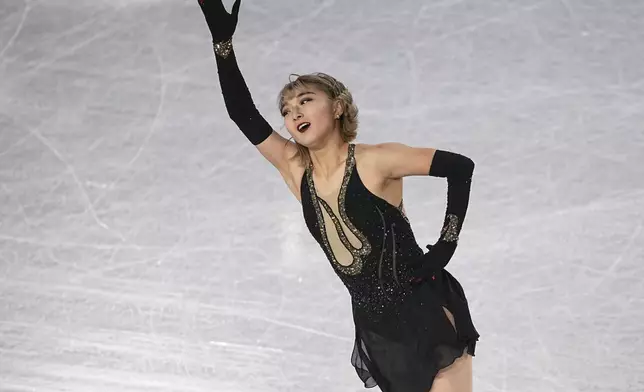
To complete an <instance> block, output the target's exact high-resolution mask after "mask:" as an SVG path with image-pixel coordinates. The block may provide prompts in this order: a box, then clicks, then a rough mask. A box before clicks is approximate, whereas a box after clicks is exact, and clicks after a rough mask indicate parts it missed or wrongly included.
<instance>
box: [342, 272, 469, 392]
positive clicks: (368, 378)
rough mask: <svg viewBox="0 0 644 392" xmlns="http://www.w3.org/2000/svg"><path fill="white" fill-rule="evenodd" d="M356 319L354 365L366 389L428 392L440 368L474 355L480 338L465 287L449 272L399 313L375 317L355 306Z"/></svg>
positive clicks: (417, 289)
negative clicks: (460, 358)
mask: <svg viewBox="0 0 644 392" xmlns="http://www.w3.org/2000/svg"><path fill="white" fill-rule="evenodd" d="M445 309H447V311H449V313H451V315H452V316H453V319H454V324H452V322H451V321H450V319H449V317H448V315H447V313H446V312H445ZM353 314H354V321H355V331H356V336H355V344H354V348H353V353H352V355H351V364H352V365H353V366H354V367H355V369H356V372H357V373H358V376H359V377H360V379H361V380H362V381H363V383H364V386H365V387H366V388H372V387H375V386H376V385H377V386H379V387H380V389H381V390H382V391H383V392H427V391H428V390H429V389H430V388H431V386H432V383H433V381H434V378H435V377H436V374H437V373H438V372H439V371H440V370H441V369H443V368H445V367H447V366H449V365H451V364H452V363H454V361H455V360H456V359H457V358H459V357H461V356H462V355H464V354H465V353H467V354H469V355H472V356H474V351H475V347H476V341H477V340H478V338H479V334H478V332H477V331H476V329H475V327H474V325H473V323H472V319H471V316H470V312H469V307H468V304H467V299H466V297H465V293H464V292H463V288H462V287H461V285H460V284H459V282H458V281H457V280H456V278H454V277H453V276H452V275H451V274H450V273H449V272H447V271H446V270H443V271H442V272H441V273H439V274H436V278H435V279H429V280H427V281H425V282H423V283H420V284H418V285H417V286H414V287H413V292H412V294H411V295H410V296H408V297H407V298H405V300H404V301H402V302H401V303H400V304H397V305H396V307H395V308H392V309H389V310H386V311H385V312H383V313H381V314H379V315H373V314H371V313H369V312H364V311H362V310H361V309H359V308H356V307H355V306H354V308H353Z"/></svg>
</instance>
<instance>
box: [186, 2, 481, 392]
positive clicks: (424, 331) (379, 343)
mask: <svg viewBox="0 0 644 392" xmlns="http://www.w3.org/2000/svg"><path fill="white" fill-rule="evenodd" d="M199 4H200V6H201V9H202V11H203V13H204V16H205V18H206V22H207V24H208V27H209V29H210V31H211V33H212V37H213V44H214V50H215V53H216V56H215V58H216V61H217V70H218V74H219V82H220V85H221V90H222V94H223V97H224V101H225V104H226V109H227V110H228V114H229V116H230V118H231V119H232V120H233V121H234V122H235V123H236V124H237V126H238V127H239V129H240V130H241V131H242V132H243V133H244V135H245V136H246V137H247V138H248V140H249V141H250V142H251V143H252V144H253V145H259V144H261V143H262V142H263V141H264V140H266V139H267V138H269V137H270V136H271V135H272V134H273V130H272V128H271V126H270V125H269V124H268V122H267V121H266V120H265V119H264V118H263V117H262V116H261V115H260V113H259V112H258V111H257V109H256V107H255V105H254V103H253V101H252V98H251V95H250V92H249V91H248V87H247V86H246V83H245V81H244V79H243V77H242V75H241V72H240V70H239V68H238V66H237V61H236V57H235V52H234V50H233V46H232V36H233V33H234V31H235V28H236V26H237V16H238V12H239V5H240V0H236V1H235V4H234V5H233V12H232V14H228V13H227V12H226V10H225V8H224V6H223V4H222V2H221V0H199ZM354 152H355V146H354V145H353V144H350V145H349V149H348V156H347V160H346V164H345V171H344V178H343V181H342V185H341V187H340V189H339V190H338V193H337V195H332V196H333V197H332V198H329V196H328V195H327V196H325V198H326V199H325V198H321V197H319V196H318V195H317V194H316V191H315V184H314V183H313V176H312V168H311V167H310V166H309V168H308V169H306V170H305V172H304V175H303V177H302V185H301V188H300V191H301V199H302V207H303V212H304V218H305V221H306V224H307V226H308V228H309V230H310V232H311V234H312V235H313V237H315V239H316V240H317V241H318V243H319V244H320V246H321V247H322V249H323V250H324V252H325V254H326V256H327V257H328V258H329V260H330V261H331V265H332V266H333V268H334V269H335V271H336V273H337V275H338V276H339V277H340V279H341V280H342V281H343V282H344V284H345V286H346V287H347V289H348V290H349V293H350V294H351V299H352V307H353V318H354V324H355V331H356V336H355V346H354V349H353V354H352V357H351V362H352V364H353V366H354V367H355V369H356V370H357V372H358V375H359V376H360V378H361V379H362V381H363V382H364V385H365V386H366V387H374V386H376V385H378V386H379V387H380V389H381V390H382V391H383V392H426V391H427V390H429V389H430V387H431V385H432V382H433V380H434V377H435V376H436V374H437V372H438V370H440V369H442V368H444V367H446V366H448V365H450V364H451V363H453V361H454V360H455V359H456V358H458V357H460V356H461V355H462V354H463V353H464V352H467V353H469V354H470V355H474V349H475V344H476V341H477V339H478V337H479V335H478V333H477V332H476V329H475V328H474V326H473V324H472V320H471V318H470V314H469V309H468V305H467V300H466V298H465V294H464V293H463V289H462V288H461V285H460V284H459V283H458V281H457V280H456V279H455V278H454V277H453V276H452V275H451V274H450V273H449V272H447V271H446V270H445V269H444V267H445V265H446V264H447V263H448V262H449V260H450V258H451V257H452V255H453V254H454V251H455V249H456V242H457V241H458V233H459V232H460V229H461V227H462V224H463V219H464V216H465V212H466V210H467V203H468V197H469V184H470V178H471V173H472V170H473V162H471V160H469V158H466V157H463V156H459V155H458V154H454V153H449V152H446V151H440V150H437V151H436V154H435V155H434V159H433V161H432V164H431V167H432V168H431V170H430V173H428V174H429V175H433V176H437V177H445V178H447V179H448V208H447V213H446V216H445V222H444V225H443V232H442V233H441V237H440V238H439V240H438V242H436V243H435V244H434V245H433V246H432V247H430V251H429V252H427V253H425V254H423V251H422V249H421V248H420V247H419V246H418V244H417V243H416V240H415V238H414V234H413V232H412V229H411V226H410V224H409V221H408V219H407V218H406V216H405V213H404V210H403V208H402V205H401V206H399V207H395V206H393V205H391V204H390V203H389V202H387V201H386V200H384V199H382V198H380V197H378V196H376V195H374V194H372V193H371V192H369V190H368V189H367V188H366V187H365V186H364V184H363V183H362V180H361V179H360V175H359V173H358V171H357V168H356V161H355V155H354ZM331 199H335V200H331ZM410 281H415V282H417V283H415V284H411V283H409V282H410ZM418 282H420V283H418ZM444 309H447V310H448V311H449V312H451V314H452V315H453V317H454V321H455V328H454V326H453V325H452V324H451V322H450V321H449V319H448V317H447V315H446V313H445V311H444Z"/></svg>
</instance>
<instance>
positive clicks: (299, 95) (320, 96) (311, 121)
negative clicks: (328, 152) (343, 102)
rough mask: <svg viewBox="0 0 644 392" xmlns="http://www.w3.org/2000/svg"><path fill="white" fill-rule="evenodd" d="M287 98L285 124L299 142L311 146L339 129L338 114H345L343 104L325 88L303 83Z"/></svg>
mask: <svg viewBox="0 0 644 392" xmlns="http://www.w3.org/2000/svg"><path fill="white" fill-rule="evenodd" d="M287 98H288V99H286V100H285V101H284V107H283V108H282V117H284V125H285V126H286V129H288V132H289V133H290V134H291V136H293V139H295V141H296V142H298V143H299V144H301V145H303V146H307V147H308V146H311V145H312V144H314V143H315V142H316V141H319V140H321V139H325V138H327V137H328V136H330V135H332V134H333V132H334V131H336V128H338V129H339V126H340V124H339V121H338V120H337V119H336V116H339V115H340V114H341V111H340V105H339V104H338V103H335V104H334V102H333V101H331V99H330V98H329V97H328V96H327V95H326V93H325V92H324V91H322V90H320V89H318V88H316V87H313V86H303V87H301V88H300V89H298V90H296V91H294V92H293V93H292V94H291V95H289V96H288V97H287Z"/></svg>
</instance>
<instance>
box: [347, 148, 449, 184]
mask: <svg viewBox="0 0 644 392" xmlns="http://www.w3.org/2000/svg"><path fill="white" fill-rule="evenodd" d="M435 152H436V149H434V148H430V147H412V146H408V145H406V144H403V143H397V142H387V143H379V144H356V156H359V157H358V158H356V159H360V160H361V163H364V166H367V167H369V168H370V169H371V170H374V171H376V172H378V173H379V174H380V175H382V176H383V177H385V178H389V179H395V178H402V177H407V176H420V175H427V174H428V173H429V168H430V166H431V162H432V160H433V158H434V153H435Z"/></svg>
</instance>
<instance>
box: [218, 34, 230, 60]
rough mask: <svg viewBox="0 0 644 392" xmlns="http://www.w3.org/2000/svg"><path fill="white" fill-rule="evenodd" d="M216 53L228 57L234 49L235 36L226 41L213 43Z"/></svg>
mask: <svg viewBox="0 0 644 392" xmlns="http://www.w3.org/2000/svg"><path fill="white" fill-rule="evenodd" d="M213 49H214V50H215V54H216V55H217V56H219V57H221V58H224V59H225V58H227V57H228V55H229V54H230V52H232V50H233V37H230V38H229V39H227V40H226V41H221V42H215V44H214V45H213Z"/></svg>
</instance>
